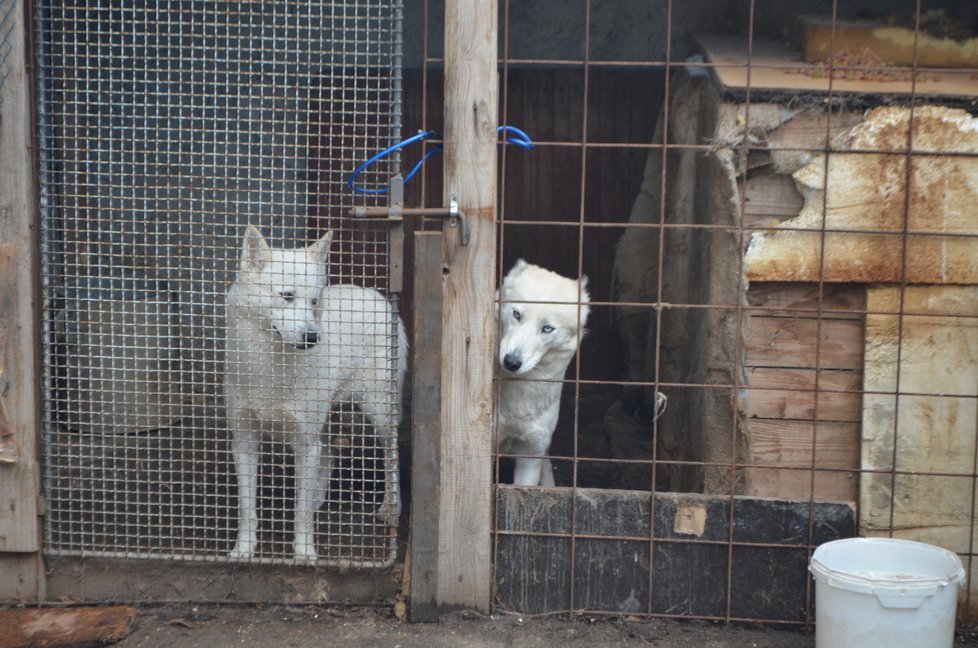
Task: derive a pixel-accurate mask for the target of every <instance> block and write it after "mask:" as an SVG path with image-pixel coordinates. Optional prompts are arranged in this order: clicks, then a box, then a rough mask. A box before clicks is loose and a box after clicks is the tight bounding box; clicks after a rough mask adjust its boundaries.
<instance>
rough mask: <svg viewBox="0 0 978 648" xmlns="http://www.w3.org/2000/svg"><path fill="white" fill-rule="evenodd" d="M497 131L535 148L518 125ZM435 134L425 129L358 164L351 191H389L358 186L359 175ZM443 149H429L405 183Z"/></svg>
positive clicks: (520, 143)
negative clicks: (375, 163) (371, 166)
mask: <svg viewBox="0 0 978 648" xmlns="http://www.w3.org/2000/svg"><path fill="white" fill-rule="evenodd" d="M497 131H498V132H500V133H503V135H504V137H503V140H504V141H505V142H508V143H510V144H514V145H516V146H519V147H520V148H523V149H526V150H528V151H532V150H533V148H534V146H533V140H532V139H530V136H529V135H527V134H526V133H524V132H523V131H522V130H520V129H519V128H517V127H516V126H500V127H499V128H498V129H497ZM434 134H435V131H424V132H422V133H418V134H417V135H413V136H411V137H409V138H407V139H406V140H403V141H400V142H398V143H397V144H395V145H393V146H389V147H387V148H385V149H384V150H383V151H381V152H380V153H377V154H376V155H374V156H373V157H371V158H370V159H369V160H367V161H366V162H364V163H363V164H361V165H360V166H358V167H357V168H356V170H355V171H354V172H353V173H351V174H350V178H349V180H347V181H346V186H347V187H349V188H350V190H351V191H353V192H354V193H358V194H372V195H376V194H385V193H387V192H388V191H389V189H388V188H387V187H381V188H378V189H368V188H366V187H360V186H357V184H356V179H357V176H359V175H360V174H361V173H363V172H364V170H365V169H366V168H367V167H369V166H370V165H371V164H373V163H374V162H376V161H377V160H380V159H382V158H384V157H386V156H388V155H390V154H391V153H393V152H394V151H398V150H400V149H402V148H404V147H405V146H410V145H411V144H414V143H415V142H419V141H421V140H423V139H427V138H429V137H431V136H432V135H434ZM441 150H442V146H441V145H440V144H438V145H436V146H434V147H433V148H432V149H431V150H430V151H428V152H427V153H425V154H424V156H423V157H422V158H421V159H420V160H418V163H417V164H415V165H414V166H413V167H412V168H411V170H410V171H409V172H408V174H407V175H406V176H404V184H407V183H408V181H409V180H410V179H411V178H413V177H414V176H415V174H417V172H418V171H419V170H420V169H421V167H422V165H424V163H425V162H426V161H427V160H428V158H430V157H431V156H432V155H434V154H435V153H438V152H439V151H441Z"/></svg>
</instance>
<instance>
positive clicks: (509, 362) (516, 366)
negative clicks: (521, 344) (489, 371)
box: [503, 353, 523, 373]
mask: <svg viewBox="0 0 978 648" xmlns="http://www.w3.org/2000/svg"><path fill="white" fill-rule="evenodd" d="M521 366H523V361H522V360H520V358H519V357H518V356H515V355H513V354H512V353H507V354H506V357H504V358H503V367H505V369H506V371H512V372H514V373H515V372H517V371H519V370H520V367H521Z"/></svg>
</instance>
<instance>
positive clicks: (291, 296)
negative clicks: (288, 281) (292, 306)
mask: <svg viewBox="0 0 978 648" xmlns="http://www.w3.org/2000/svg"><path fill="white" fill-rule="evenodd" d="M279 296H280V297H281V298H282V299H284V300H285V301H287V302H290V301H294V300H295V293H294V292H292V291H291V290H283V291H282V292H280V293H279Z"/></svg>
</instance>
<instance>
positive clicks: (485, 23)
mask: <svg viewBox="0 0 978 648" xmlns="http://www.w3.org/2000/svg"><path fill="white" fill-rule="evenodd" d="M497 13H498V8H497V4H496V2H495V1H488V0H450V1H449V2H446V3H445V143H444V146H445V153H444V162H445V184H444V197H443V198H444V202H445V205H446V206H447V205H448V204H449V203H450V201H452V200H453V199H454V200H457V201H458V204H459V206H460V207H461V209H462V211H463V212H464V213H465V214H466V216H467V218H468V223H469V232H470V235H471V241H470V243H469V245H467V246H462V245H461V244H460V243H461V242H460V240H459V236H458V230H459V228H458V227H455V228H446V236H445V253H444V258H445V260H446V267H445V274H444V281H445V284H444V286H445V310H444V318H443V326H442V330H443V343H442V353H441V357H442V363H443V364H442V397H441V403H442V424H441V493H442V498H441V506H440V515H439V519H440V525H441V531H440V532H439V534H438V545H439V551H438V559H439V564H438V602H439V606H440V607H441V608H443V609H451V608H454V607H466V608H474V609H477V610H480V611H482V612H488V611H489V603H490V595H491V589H492V577H491V572H492V564H491V535H490V511H491V508H492V470H491V464H492V418H493V406H492V402H493V400H492V398H493V382H492V380H493V375H494V369H493V368H494V367H495V362H494V360H493V355H494V353H493V347H494V340H495V326H494V322H493V319H494V318H493V296H494V294H495V278H496V225H495V201H496V139H497V133H496V127H497V122H498V118H497V115H496V113H497V109H498V85H499V84H498V82H497V80H498V72H497V69H496V57H497V47H498V40H497V24H498V20H497Z"/></svg>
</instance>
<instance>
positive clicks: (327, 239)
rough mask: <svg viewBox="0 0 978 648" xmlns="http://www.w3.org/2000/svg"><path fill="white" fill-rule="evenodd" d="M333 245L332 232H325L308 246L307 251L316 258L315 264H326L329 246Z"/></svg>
mask: <svg viewBox="0 0 978 648" xmlns="http://www.w3.org/2000/svg"><path fill="white" fill-rule="evenodd" d="M332 243H333V230H327V231H326V233H325V234H323V237H322V238H321V239H319V240H318V241H316V242H315V243H313V244H312V245H310V246H309V251H310V252H311V253H312V255H313V256H314V257H316V263H319V264H323V263H326V259H328V258H329V246H330V245H332Z"/></svg>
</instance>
